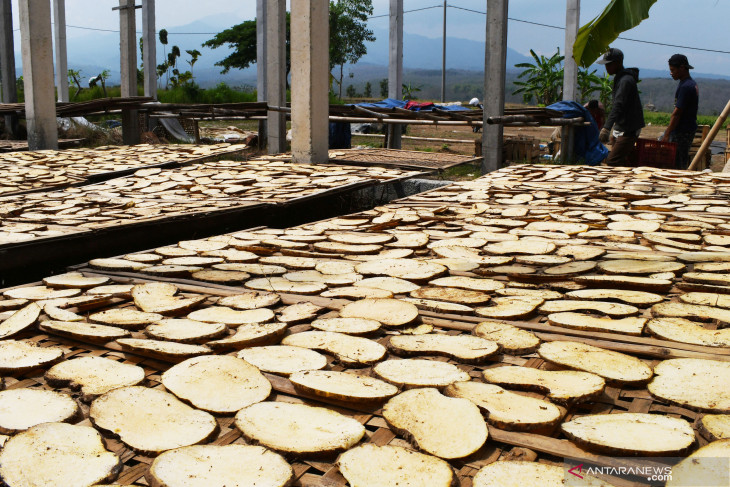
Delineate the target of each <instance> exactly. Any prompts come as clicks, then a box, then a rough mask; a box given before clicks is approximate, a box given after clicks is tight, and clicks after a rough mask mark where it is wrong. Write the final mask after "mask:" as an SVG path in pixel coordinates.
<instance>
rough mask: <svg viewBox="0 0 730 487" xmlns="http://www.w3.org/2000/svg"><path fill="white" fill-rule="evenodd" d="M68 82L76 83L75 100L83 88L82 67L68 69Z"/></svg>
mask: <svg viewBox="0 0 730 487" xmlns="http://www.w3.org/2000/svg"><path fill="white" fill-rule="evenodd" d="M68 82H69V83H70V84H75V85H76V93H74V100H75V99H76V98H77V97H78V96H79V93H81V90H83V88H82V87H81V70H80V69H69V70H68Z"/></svg>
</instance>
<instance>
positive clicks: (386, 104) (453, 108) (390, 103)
mask: <svg viewBox="0 0 730 487" xmlns="http://www.w3.org/2000/svg"><path fill="white" fill-rule="evenodd" d="M409 101H410V100H396V99H395V98H386V99H385V100H382V101H376V102H373V103H358V104H357V106H359V107H363V108H405V107H406V104H407V103H408V102H409ZM433 108H438V109H439V110H445V111H450V112H459V111H463V110H470V109H469V108H466V107H462V106H459V105H446V106H443V105H434V106H433ZM418 111H423V112H428V111H431V110H429V109H423V108H421V109H420V110H418Z"/></svg>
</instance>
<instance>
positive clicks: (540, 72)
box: [512, 48, 565, 106]
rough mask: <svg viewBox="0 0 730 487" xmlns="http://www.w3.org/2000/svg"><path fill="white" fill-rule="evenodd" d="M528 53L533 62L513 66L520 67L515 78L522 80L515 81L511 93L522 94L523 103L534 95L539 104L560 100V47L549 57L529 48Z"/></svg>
mask: <svg viewBox="0 0 730 487" xmlns="http://www.w3.org/2000/svg"><path fill="white" fill-rule="evenodd" d="M530 54H531V55H532V58H533V59H534V60H535V63H534V64H533V63H519V64H515V68H522V70H523V71H522V72H521V73H520V74H518V75H517V78H519V79H520V80H522V79H523V78H526V79H524V81H515V86H518V87H519V88H517V89H516V90H515V91H513V92H512V94H513V95H517V94H520V93H521V94H522V100H523V101H524V102H525V103H530V102H532V98H533V97H534V98H535V99H536V100H537V103H538V104H539V105H544V106H547V105H550V104H552V103H555V102H556V101H558V100H560V98H561V96H562V93H563V64H562V63H563V60H564V59H565V56H562V55H561V54H560V48H558V50H557V52H556V53H555V54H553V55H552V56H550V57H547V56H544V55H542V54H541V55H539V56H538V55H537V54H536V53H535V51H533V50H532V49H530Z"/></svg>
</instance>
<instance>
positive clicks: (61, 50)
mask: <svg viewBox="0 0 730 487" xmlns="http://www.w3.org/2000/svg"><path fill="white" fill-rule="evenodd" d="M53 47H54V48H55V51H56V92H57V96H58V101H68V62H67V61H66V0H53Z"/></svg>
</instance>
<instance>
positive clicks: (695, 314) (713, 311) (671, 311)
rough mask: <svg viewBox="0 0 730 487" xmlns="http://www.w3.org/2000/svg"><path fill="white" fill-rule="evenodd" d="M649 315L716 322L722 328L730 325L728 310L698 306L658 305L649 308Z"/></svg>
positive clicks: (681, 304)
mask: <svg viewBox="0 0 730 487" xmlns="http://www.w3.org/2000/svg"><path fill="white" fill-rule="evenodd" d="M651 314H652V315H653V316H667V317H672V318H688V319H697V320H701V321H708V320H717V321H719V322H720V323H722V324H723V325H724V326H728V325H730V309H723V308H715V307H713V306H704V305H700V304H687V303H676V302H675V303H659V304H655V305H654V306H652V307H651Z"/></svg>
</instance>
